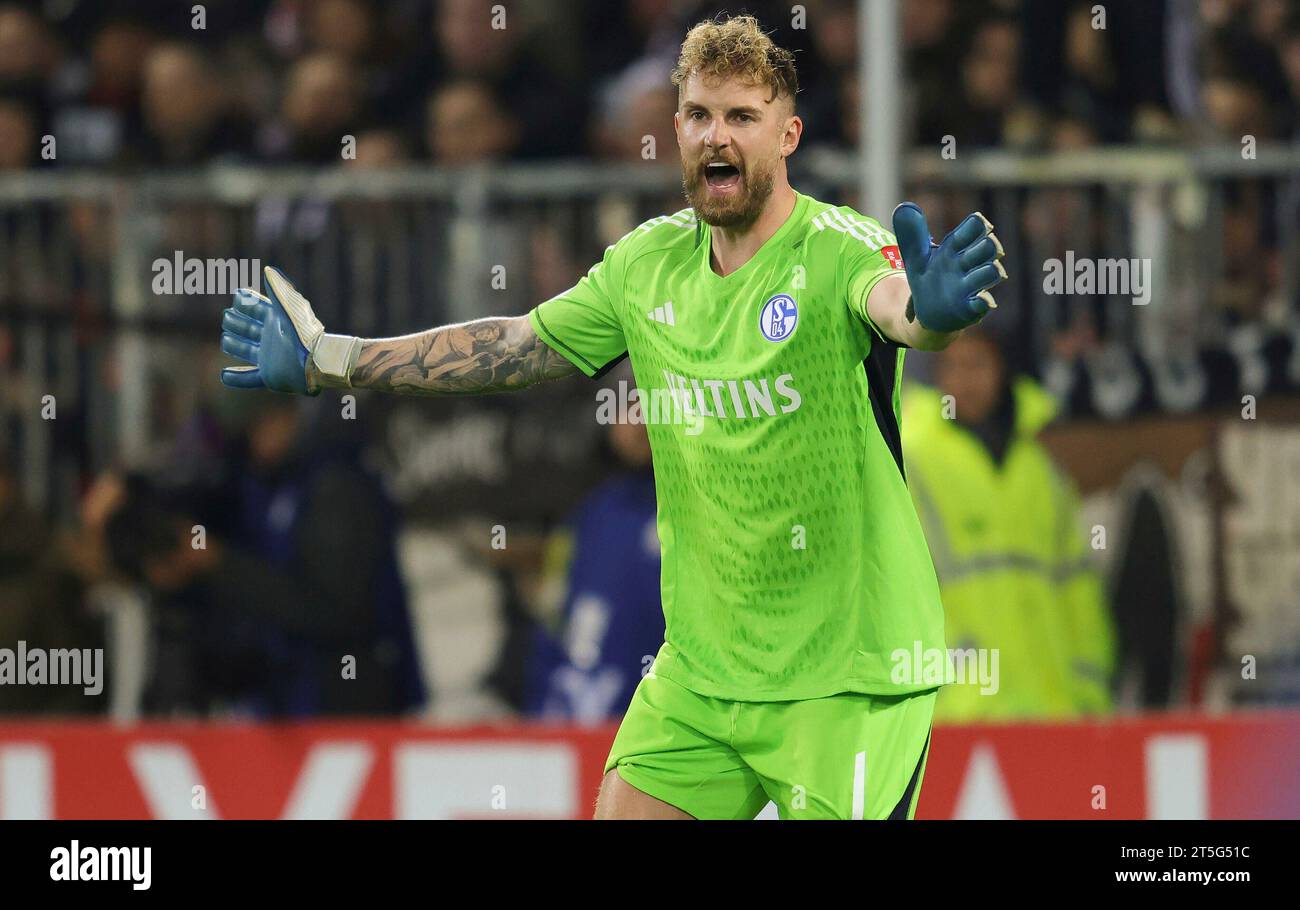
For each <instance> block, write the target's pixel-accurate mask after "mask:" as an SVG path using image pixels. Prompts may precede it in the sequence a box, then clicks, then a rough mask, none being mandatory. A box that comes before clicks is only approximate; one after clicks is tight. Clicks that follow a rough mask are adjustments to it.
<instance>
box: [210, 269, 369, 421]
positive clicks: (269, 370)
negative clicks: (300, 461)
mask: <svg viewBox="0 0 1300 910" xmlns="http://www.w3.org/2000/svg"><path fill="white" fill-rule="evenodd" d="M263 272H264V273H265V276H266V288H267V295H268V296H266V297H263V296H262V295H261V294H259V293H257V291H253V290H249V289H248V288H240V289H239V290H238V291H236V292H235V302H234V305H233V306H231V307H230V308H228V309H227V310H226V311H225V313H224V314H223V315H222V317H221V330H222V331H221V350H222V351H223V352H225V353H226V354H229V355H230V356H231V357H235V358H237V359H239V360H242V361H244V363H246V364H250V365H249V366H242V367H227V368H225V369H224V370H222V371H221V382H222V384H223V385H225V386H227V387H228V388H232V389H271V390H272V391H275V392H293V393H295V394H298V395H319V394H320V390H321V388H322V386H321V382H320V381H321V380H322V379H324V380H327V381H328V384H329V385H340V386H350V385H351V384H352V383H351V376H352V368H353V367H354V366H356V363H357V357H358V355H359V354H360V353H361V339H359V338H357V337H355V336H352V335H327V334H326V333H325V327H324V326H323V325H321V321H320V320H319V319H317V318H316V314H315V313H314V312H312V308H311V304H310V303H308V302H307V298H305V297H303V296H302V294H300V293H298V289H297V288H295V287H294V286H293V282H291V281H290V280H289V279H288V278H286V277H285V276H284V273H283V272H281V271H280V270H279V269H274V268H271V267H269V266H268V267H267V268H266V269H264V270H263ZM309 367H314V371H313V370H312V369H309Z"/></svg>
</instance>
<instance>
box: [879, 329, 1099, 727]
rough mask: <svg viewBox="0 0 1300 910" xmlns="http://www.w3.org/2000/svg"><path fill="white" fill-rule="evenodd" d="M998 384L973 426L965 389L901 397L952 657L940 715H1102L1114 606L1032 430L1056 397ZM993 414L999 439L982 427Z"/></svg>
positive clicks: (915, 489)
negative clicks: (965, 414)
mask: <svg viewBox="0 0 1300 910" xmlns="http://www.w3.org/2000/svg"><path fill="white" fill-rule="evenodd" d="M956 343H957V342H954V344H956ZM941 356H943V355H941ZM940 375H941V377H942V375H943V374H942V371H941V373H940ZM998 385H999V386H1000V388H999V390H998V391H997V392H996V393H994V395H995V396H996V399H997V401H998V403H997V404H996V405H994V406H993V407H992V410H991V413H990V414H989V415H988V416H987V417H986V418H985V419H984V420H982V421H980V422H979V423H978V424H975V425H971V424H963V423H962V422H961V421H960V419H959V418H960V412H961V409H962V396H961V395H956V396H950V397H945V396H944V393H943V392H942V391H940V390H936V389H933V388H929V387H926V386H918V385H916V384H913V385H912V386H911V391H909V392H908V393H907V394H906V395H904V400H903V421H902V434H903V442H904V445H903V451H904V452H905V453H906V468H907V481H908V487H909V488H910V490H911V492H912V498H913V500H914V502H915V503H916V509H917V514H918V515H919V516H920V518H921V524H922V526H923V528H924V529H925V537H926V540H927V542H928V543H929V546H930V553H931V556H932V558H933V559H934V566H935V571H936V573H937V574H938V577H939V586H940V596H941V598H942V600H943V608H944V615H945V631H946V639H947V647H948V649H949V653H950V654H951V655H952V656H953V660H954V666H955V678H956V683H955V684H950V685H945V686H944V687H943V688H942V689H941V690H940V693H939V699H938V703H937V705H936V709H935V719H936V721H939V722H949V723H961V722H968V721H995V720H996V721H1001V720H1014V719H1028V718H1036V719H1064V718H1073V717H1078V716H1081V715H1085V714H1095V713H1102V712H1106V711H1109V709H1110V707H1111V695H1110V686H1109V682H1110V675H1111V673H1112V670H1113V666H1112V665H1113V662H1114V653H1113V652H1114V644H1113V631H1112V621H1111V617H1110V611H1109V607H1108V605H1107V602H1106V597H1105V594H1104V591H1103V587H1102V582H1101V579H1100V577H1099V575H1098V573H1097V572H1096V571H1095V569H1094V568H1093V567H1092V565H1091V563H1090V559H1089V554H1090V544H1089V540H1090V538H1089V536H1088V534H1087V532H1086V529H1085V528H1084V527H1083V526H1082V523H1081V522H1080V520H1079V503H1078V497H1077V494H1076V493H1075V491H1074V488H1073V486H1072V484H1071V483H1070V481H1069V480H1068V479H1067V478H1066V477H1065V475H1064V474H1063V473H1062V471H1061V470H1060V469H1059V468H1058V467H1057V466H1056V465H1055V463H1054V462H1053V461H1052V459H1051V457H1050V456H1049V454H1048V452H1047V450H1046V449H1045V448H1044V447H1043V445H1042V444H1041V443H1039V442H1038V441H1037V439H1036V438H1035V437H1036V435H1037V433H1038V431H1039V430H1040V429H1041V428H1042V427H1043V426H1044V425H1045V424H1046V423H1047V422H1048V421H1049V420H1050V419H1051V418H1052V417H1053V416H1054V414H1055V411H1056V407H1055V404H1054V402H1053V401H1052V399H1051V398H1050V397H1049V396H1048V394H1047V393H1046V391H1044V390H1043V389H1042V388H1040V387H1039V386H1038V385H1037V384H1035V383H1034V382H1033V381H1032V380H1030V379H1028V378H1020V379H1017V380H1015V381H1013V382H1010V383H1007V382H999V383H998ZM954 410H955V411H956V412H957V413H956V414H953V413H951V412H952V411H954ZM999 419H1000V420H1002V421H1003V428H1002V431H1001V438H999V435H998V431H997V429H990V426H991V425H994V426H995V425H996V422H997V421H998V420H999ZM967 649H975V650H974V652H973V653H971V652H970V651H968V650H967ZM963 666H965V667H966V671H965V672H963V669H962V667H963ZM980 670H982V671H983V673H982V675H981V673H980V672H977V671H980ZM951 678H953V677H950V679H951Z"/></svg>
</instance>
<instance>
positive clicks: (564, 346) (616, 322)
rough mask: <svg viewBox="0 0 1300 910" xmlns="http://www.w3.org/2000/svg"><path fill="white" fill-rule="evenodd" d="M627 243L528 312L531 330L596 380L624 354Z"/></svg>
mask: <svg viewBox="0 0 1300 910" xmlns="http://www.w3.org/2000/svg"><path fill="white" fill-rule="evenodd" d="M625 255H626V240H623V241H620V242H619V243H616V244H614V245H612V246H610V247H609V248H608V249H606V250H605V256H604V258H603V259H601V261H600V262H598V263H596V264H595V265H593V266H592V267H591V270H590V271H588V272H587V274H586V275H585V276H583V278H582V279H581V280H579V281H578V283H577V284H575V285H574V286H573V287H572V288H570V289H569V290H567V291H565V292H564V293H562V294H558V295H556V296H555V297H552V298H551V299H550V300H547V301H545V302H544V303H540V304H538V305H537V306H536V307H534V308H533V310H532V312H530V313H529V314H528V319H529V321H530V322H531V323H532V326H533V331H535V332H537V335H538V337H540V338H541V339H542V341H544V342H546V343H547V344H548V345H549V346H550V347H552V348H553V349H555V350H556V351H558V352H559V353H560V354H562V355H563V356H564V357H565V358H566V359H567V360H568V361H569V362H571V363H572V364H573V365H574V366H576V367H577V368H578V369H580V370H582V372H583V373H585V374H586V375H588V376H591V377H596V376H599V375H600V374H601V373H603V372H604V371H605V370H607V369H608V368H609V367H611V366H613V365H614V364H615V363H616V362H618V361H619V360H621V359H622V358H623V355H624V354H626V353H627V341H626V339H625V338H624V337H623V322H622V319H621V318H620V316H619V314H620V313H621V312H622V304H623V263H624V258H625Z"/></svg>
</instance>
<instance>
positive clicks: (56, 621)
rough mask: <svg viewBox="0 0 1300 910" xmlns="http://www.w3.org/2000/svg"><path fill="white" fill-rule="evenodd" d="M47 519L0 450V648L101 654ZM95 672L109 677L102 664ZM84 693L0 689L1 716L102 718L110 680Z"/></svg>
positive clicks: (81, 592) (97, 627) (99, 634)
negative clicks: (24, 494)
mask: <svg viewBox="0 0 1300 910" xmlns="http://www.w3.org/2000/svg"><path fill="white" fill-rule="evenodd" d="M63 553H64V551H63V548H62V547H60V546H58V544H57V541H56V538H55V535H54V534H53V532H52V531H51V529H50V527H49V525H48V524H47V523H46V521H45V518H44V517H43V516H42V515H41V514H39V513H38V512H36V511H35V510H33V509H31V508H29V507H28V506H27V505H26V503H24V502H23V500H22V498H21V496H20V494H19V489H18V484H17V477H16V475H15V473H14V471H13V465H12V464H11V462H10V460H9V457H8V455H7V454H6V453H5V452H4V451H3V450H2V449H0V648H8V649H11V650H13V649H16V648H17V647H18V642H20V641H22V642H26V646H27V647H28V648H31V649H35V648H44V649H51V650H52V649H83V648H90V649H95V648H103V647H104V626H103V621H102V619H101V618H100V617H98V616H94V615H92V614H91V613H90V612H89V611H88V610H87V609H86V600H85V586H84V584H83V583H82V581H81V579H80V578H79V577H78V576H77V574H76V573H75V571H74V570H73V568H72V566H70V565H69V564H68V563H67V562H66V561H65V560H64V559H63V558H62V557H63ZM101 667H103V668H104V672H105V673H109V672H111V670H110V664H109V662H108V661H103V662H102V664H101ZM98 682H99V683H100V684H101V685H102V686H103V688H102V690H101V691H100V692H99V693H98V694H95V695H89V694H86V692H85V690H84V687H82V686H75V685H35V684H29V685H17V684H14V681H12V680H11V681H10V684H6V685H0V714H51V713H52V714H68V713H75V714H90V713H94V714H101V713H104V712H105V711H106V710H107V705H108V692H109V686H108V681H107V680H105V679H100V680H98Z"/></svg>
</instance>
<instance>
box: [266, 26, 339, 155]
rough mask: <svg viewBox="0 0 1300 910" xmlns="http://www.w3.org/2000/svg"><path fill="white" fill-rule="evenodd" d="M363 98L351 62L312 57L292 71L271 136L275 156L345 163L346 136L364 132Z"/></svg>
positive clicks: (326, 56) (321, 55) (326, 55)
mask: <svg viewBox="0 0 1300 910" xmlns="http://www.w3.org/2000/svg"><path fill="white" fill-rule="evenodd" d="M360 100H361V99H360V94H359V89H358V84H357V73H356V69H355V67H354V66H353V64H351V63H349V62H348V61H347V60H346V59H345V58H343V57H339V56H336V55H334V54H330V53H325V52H319V53H313V54H310V55H308V56H307V57H304V58H303V59H301V60H299V61H298V62H297V63H295V64H294V65H293V67H292V68H291V69H290V71H289V76H288V79H287V81H286V85H285V93H284V101H283V104H282V106H281V116H282V118H283V120H282V122H280V123H278V124H276V127H275V129H274V130H273V131H272V133H271V134H270V135H269V136H268V138H267V150H268V151H269V152H270V154H271V155H272V156H273V157H276V158H281V159H288V160H292V161H302V162H310V163H313V164H332V163H336V162H341V161H342V160H343V158H342V155H343V137H344V136H345V135H355V134H356V132H357V130H358V129H359V128H360V126H361V124H360V123H359V120H360V117H359V114H360Z"/></svg>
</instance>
